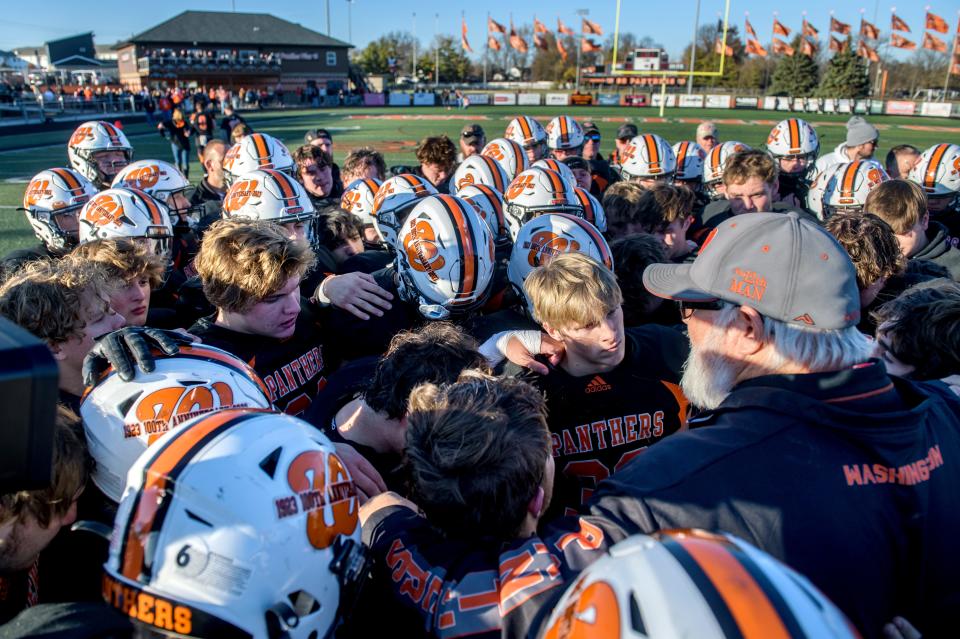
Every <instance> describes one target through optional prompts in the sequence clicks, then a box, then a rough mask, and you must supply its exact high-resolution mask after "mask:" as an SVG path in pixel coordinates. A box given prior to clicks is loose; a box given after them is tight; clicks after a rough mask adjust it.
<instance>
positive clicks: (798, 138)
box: [767, 118, 820, 172]
mask: <svg viewBox="0 0 960 639" xmlns="http://www.w3.org/2000/svg"><path fill="white" fill-rule="evenodd" d="M767 150H768V151H769V152H770V155H772V156H773V157H774V159H775V160H779V159H781V158H788V157H798V158H802V159H804V160H805V161H806V163H805V165H804V167H805V168H804V172H806V171H807V170H808V167H811V166H813V164H814V163H815V162H816V161H817V155H819V153H820V138H819V137H817V132H816V130H814V128H813V127H812V126H810V124H809V123H808V122H807V121H806V120H801V119H800V118H788V119H786V120H781V121H780V122H778V123H777V125H776V126H775V127H773V129H771V130H770V135H769V136H767Z"/></svg>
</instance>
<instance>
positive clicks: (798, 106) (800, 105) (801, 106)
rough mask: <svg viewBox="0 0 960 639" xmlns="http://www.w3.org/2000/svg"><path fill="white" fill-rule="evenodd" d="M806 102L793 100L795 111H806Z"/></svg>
mask: <svg viewBox="0 0 960 639" xmlns="http://www.w3.org/2000/svg"><path fill="white" fill-rule="evenodd" d="M805 107H806V101H805V100H804V99H803V98H794V99H793V110H794V111H805V110H806V108H805Z"/></svg>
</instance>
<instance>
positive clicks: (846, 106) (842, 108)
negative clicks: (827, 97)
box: [837, 98, 853, 113]
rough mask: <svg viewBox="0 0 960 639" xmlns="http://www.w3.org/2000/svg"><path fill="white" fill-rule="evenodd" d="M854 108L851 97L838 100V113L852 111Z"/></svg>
mask: <svg viewBox="0 0 960 639" xmlns="http://www.w3.org/2000/svg"><path fill="white" fill-rule="evenodd" d="M852 110H853V106H852V104H851V102H850V100H849V99H847V98H840V99H839V100H837V112H838V113H850V111H852Z"/></svg>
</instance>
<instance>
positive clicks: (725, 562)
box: [665, 536, 792, 639]
mask: <svg viewBox="0 0 960 639" xmlns="http://www.w3.org/2000/svg"><path fill="white" fill-rule="evenodd" d="M670 544H676V545H679V546H680V547H681V548H683V550H684V551H686V552H687V554H688V555H689V556H690V557H691V558H692V559H693V560H694V561H695V562H696V564H697V566H698V567H699V568H700V570H702V571H703V573H704V574H705V575H706V576H707V578H708V579H709V580H710V582H711V584H712V585H713V587H714V588H716V590H717V592H718V593H719V595H720V597H721V598H722V599H723V602H724V604H726V606H727V608H728V610H729V612H730V615H732V617H733V620H734V622H735V623H736V625H737V626H738V628H739V630H740V633H741V635H742V636H743V637H744V639H754V638H756V639H761V638H763V639H790V637H791V636H792V633H791V632H790V630H789V629H788V628H787V626H786V625H785V624H784V620H783V618H782V617H781V614H780V613H779V612H778V611H777V606H776V605H775V604H774V603H773V602H772V601H771V600H770V597H769V596H768V595H767V593H766V592H765V591H764V589H763V587H762V586H761V584H760V583H758V581H757V580H756V579H755V578H754V576H753V575H751V574H750V573H749V572H748V571H747V570H746V568H744V566H743V564H742V563H741V562H740V561H739V560H738V559H737V557H736V556H734V555H733V554H732V553H731V552H730V550H729V549H727V548H725V547H724V545H723V544H720V543H717V542H716V541H715V540H712V539H711V540H704V539H698V538H697V537H695V536H677V537H673V538H672V541H667V542H665V545H670ZM675 556H676V555H675Z"/></svg>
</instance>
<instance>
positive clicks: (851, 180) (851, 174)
mask: <svg viewBox="0 0 960 639" xmlns="http://www.w3.org/2000/svg"><path fill="white" fill-rule="evenodd" d="M859 169H860V160H857V161H856V162H851V163H850V165H849V166H847V169H846V170H845V171H844V172H843V178H841V180H840V197H853V187H854V185H856V180H857V171H858V170H859Z"/></svg>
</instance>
